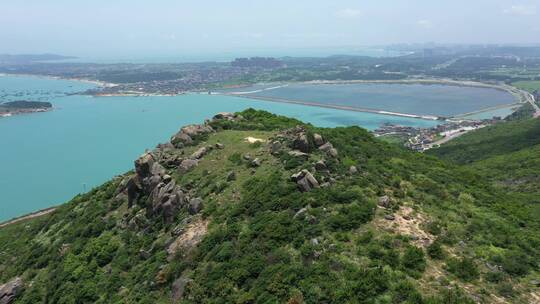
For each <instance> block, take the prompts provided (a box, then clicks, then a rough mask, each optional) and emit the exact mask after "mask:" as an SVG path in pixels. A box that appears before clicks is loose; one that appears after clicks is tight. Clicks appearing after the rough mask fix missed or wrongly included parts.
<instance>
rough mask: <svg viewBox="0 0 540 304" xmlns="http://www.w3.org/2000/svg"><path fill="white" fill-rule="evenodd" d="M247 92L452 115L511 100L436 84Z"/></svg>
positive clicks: (473, 89) (507, 95)
mask: <svg viewBox="0 0 540 304" xmlns="http://www.w3.org/2000/svg"><path fill="white" fill-rule="evenodd" d="M259 89H261V87H260V86H254V87H252V88H242V89H238V90H237V91H241V92H246V91H247V92H249V91H252V90H259ZM247 96H259V97H271V98H283V99H291V100H299V101H309V102H315V103H317V102H319V103H325V104H331V105H343V106H351V107H359V108H367V109H376V110H385V111H393V112H400V113H407V114H420V115H437V116H454V115H458V114H463V113H469V112H473V111H477V110H480V109H483V108H488V107H493V106H498V105H504V104H511V103H513V102H515V101H514V97H513V96H512V95H511V94H510V93H508V92H505V91H501V90H496V89H491V88H476V87H464V86H453V85H439V84H430V85H425V84H384V83H377V84H375V83H359V84H290V85H288V86H285V87H281V88H277V89H272V90H264V91H260V92H256V93H252V94H248V95H247Z"/></svg>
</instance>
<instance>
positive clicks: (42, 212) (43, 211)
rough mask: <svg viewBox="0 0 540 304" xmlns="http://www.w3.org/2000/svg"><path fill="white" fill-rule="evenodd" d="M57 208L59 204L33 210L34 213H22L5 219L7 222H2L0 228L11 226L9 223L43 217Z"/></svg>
mask: <svg viewBox="0 0 540 304" xmlns="http://www.w3.org/2000/svg"><path fill="white" fill-rule="evenodd" d="M56 208H58V207H57V206H53V207H49V208H45V209H41V210H38V211H34V212H32V213H28V214H25V215H21V216H19V217H16V218H12V219H10V220H7V221H5V222H1V223H0V229H1V228H4V227H7V226H9V225H13V224H16V223H19V222H22V221H26V220H30V219H33V218H37V217H41V216H44V215H47V214H50V213H52V212H53V211H55V210H56Z"/></svg>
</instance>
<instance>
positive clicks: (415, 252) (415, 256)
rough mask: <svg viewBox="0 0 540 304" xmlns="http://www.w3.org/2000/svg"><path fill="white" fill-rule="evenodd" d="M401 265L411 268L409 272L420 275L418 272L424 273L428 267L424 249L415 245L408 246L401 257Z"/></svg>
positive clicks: (407, 268)
mask: <svg viewBox="0 0 540 304" xmlns="http://www.w3.org/2000/svg"><path fill="white" fill-rule="evenodd" d="M401 265H402V266H403V267H404V268H405V269H406V270H409V274H412V275H413V276H415V277H416V276H418V273H422V272H424V270H425V269H426V258H425V256H424V251H423V250H422V249H421V248H418V247H415V246H407V248H406V249H405V252H404V253H403V256H402V257H401Z"/></svg>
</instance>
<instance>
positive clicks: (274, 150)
mask: <svg viewBox="0 0 540 304" xmlns="http://www.w3.org/2000/svg"><path fill="white" fill-rule="evenodd" d="M281 146H282V145H281V143H280V142H279V141H274V142H272V145H271V146H270V153H272V154H278V153H279V152H280V151H281Z"/></svg>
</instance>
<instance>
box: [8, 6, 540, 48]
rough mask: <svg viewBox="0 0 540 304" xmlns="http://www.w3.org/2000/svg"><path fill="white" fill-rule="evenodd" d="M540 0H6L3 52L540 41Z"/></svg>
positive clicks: (322, 46) (325, 46)
mask: <svg viewBox="0 0 540 304" xmlns="http://www.w3.org/2000/svg"><path fill="white" fill-rule="evenodd" d="M539 18H540V0H520V1H510V0H362V1H360V0H357V1H352V0H347V1H346V0H325V1H322V0H286V1H284V0H196V1H192V0H177V1H173V0H152V1H148V0H86V1H78V0H75V1H74V0H46V1H44V0H17V1H13V0H0V53H12V54H20V53H25V54H26V53H58V54H65V55H74V56H87V57H106V56H111V57H114V56H149V57H150V56H172V55H174V54H184V55H187V54H191V55H196V54H212V53H220V52H221V53H223V52H238V53H241V52H244V53H249V52H250V51H253V52H255V51H258V52H269V53H270V52H271V51H272V50H282V51H284V50H285V51H286V50H290V52H291V53H294V52H293V50H296V52H301V51H302V50H310V49H311V50H313V49H327V50H339V49H345V48H354V47H362V46H372V45H387V44H401V43H425V42H435V43H473V44H488V43H489V44H492V43H497V44H499V43H518V44H536V43H540V22H538V20H540V19H539Z"/></svg>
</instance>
